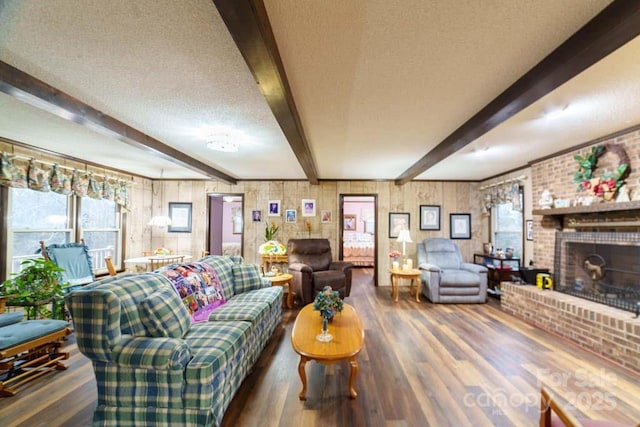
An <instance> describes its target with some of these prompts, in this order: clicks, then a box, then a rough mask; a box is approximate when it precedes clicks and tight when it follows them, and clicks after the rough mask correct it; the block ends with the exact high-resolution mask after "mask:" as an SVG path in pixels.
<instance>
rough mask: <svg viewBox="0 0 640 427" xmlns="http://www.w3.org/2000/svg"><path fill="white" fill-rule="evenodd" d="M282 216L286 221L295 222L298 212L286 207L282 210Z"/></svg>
mask: <svg viewBox="0 0 640 427" xmlns="http://www.w3.org/2000/svg"><path fill="white" fill-rule="evenodd" d="M284 217H285V218H286V221H287V222H296V219H297V218H298V213H297V212H296V210H295V209H287V210H285V211H284Z"/></svg>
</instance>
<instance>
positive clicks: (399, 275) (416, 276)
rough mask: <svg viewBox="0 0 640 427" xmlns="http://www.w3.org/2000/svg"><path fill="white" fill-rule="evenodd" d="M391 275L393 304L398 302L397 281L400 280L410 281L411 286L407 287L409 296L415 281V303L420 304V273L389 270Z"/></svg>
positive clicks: (418, 271) (416, 270) (416, 271)
mask: <svg viewBox="0 0 640 427" xmlns="http://www.w3.org/2000/svg"><path fill="white" fill-rule="evenodd" d="M389 273H391V296H392V297H393V299H394V301H395V302H398V281H399V280H400V279H407V280H411V285H410V287H409V295H411V291H413V282H414V281H417V282H418V283H417V285H416V301H417V302H420V290H421V288H422V282H421V281H420V275H421V272H420V270H418V269H415V268H414V269H412V270H406V271H405V270H393V269H391V270H389Z"/></svg>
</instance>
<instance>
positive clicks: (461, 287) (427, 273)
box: [417, 238, 487, 303]
mask: <svg viewBox="0 0 640 427" xmlns="http://www.w3.org/2000/svg"><path fill="white" fill-rule="evenodd" d="M417 249H418V268H419V269H420V270H422V274H421V280H422V294H423V295H424V296H425V297H427V298H428V299H429V300H430V301H431V302H434V303H484V302H486V301H487V268H486V267H484V266H482V265H476V264H471V263H466V262H463V260H462V255H461V254H460V249H459V248H458V246H457V245H456V244H455V243H454V242H452V241H451V240H449V239H444V238H432V239H425V240H424V241H423V242H420V243H418V244H417Z"/></svg>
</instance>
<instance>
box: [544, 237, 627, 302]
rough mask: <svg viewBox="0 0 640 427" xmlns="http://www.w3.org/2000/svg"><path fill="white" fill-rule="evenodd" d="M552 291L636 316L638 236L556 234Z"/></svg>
mask: <svg viewBox="0 0 640 427" xmlns="http://www.w3.org/2000/svg"><path fill="white" fill-rule="evenodd" d="M554 289H555V290H557V291H560V292H564V293H567V294H571V295H574V296H577V297H580V298H585V299H588V300H591V301H595V302H599V303H602V304H606V305H609V306H612V307H616V308H620V309H623V310H628V311H631V312H636V311H637V310H638V308H639V307H640V233H614V232H610V233H600V232H558V233H556V247H555V261H554Z"/></svg>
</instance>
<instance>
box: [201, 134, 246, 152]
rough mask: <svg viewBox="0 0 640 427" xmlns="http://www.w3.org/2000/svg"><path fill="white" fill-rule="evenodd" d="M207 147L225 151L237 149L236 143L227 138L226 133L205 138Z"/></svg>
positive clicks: (235, 150)
mask: <svg viewBox="0 0 640 427" xmlns="http://www.w3.org/2000/svg"><path fill="white" fill-rule="evenodd" d="M207 148H208V149H209V150H214V151H222V152H225V153H235V152H237V151H238V143H237V142H235V141H232V140H230V139H229V136H228V135H226V134H225V135H211V136H209V137H208V138H207Z"/></svg>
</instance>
